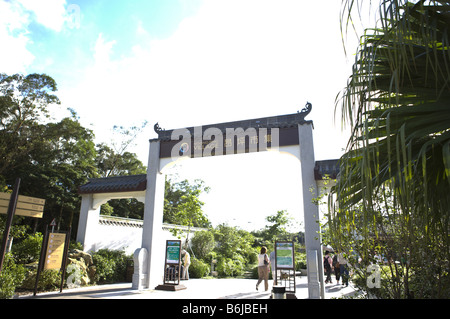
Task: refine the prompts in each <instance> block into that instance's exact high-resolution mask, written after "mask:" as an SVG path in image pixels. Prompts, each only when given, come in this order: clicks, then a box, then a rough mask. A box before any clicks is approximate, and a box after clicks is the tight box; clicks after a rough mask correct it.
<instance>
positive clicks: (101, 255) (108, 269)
mask: <svg viewBox="0 0 450 319" xmlns="http://www.w3.org/2000/svg"><path fill="white" fill-rule="evenodd" d="M130 258H131V256H126V255H125V252H124V251H123V250H110V249H100V250H98V251H97V252H95V253H93V254H92V259H93V261H94V265H95V267H96V272H95V276H94V281H95V282H96V283H100V284H106V283H109V284H110V283H115V282H125V281H126V269H127V260H128V259H130Z"/></svg>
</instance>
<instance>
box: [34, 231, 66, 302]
mask: <svg viewBox="0 0 450 319" xmlns="http://www.w3.org/2000/svg"><path fill="white" fill-rule="evenodd" d="M50 226H52V228H53V225H52V224H50ZM69 241H70V229H69V231H67V232H58V233H55V232H54V230H52V231H51V232H49V230H48V226H47V229H46V232H45V236H44V240H43V242H42V248H41V256H40V258H39V265H38V269H37V274H36V282H35V285H34V296H36V294H37V288H38V283H39V276H40V274H41V271H43V270H47V269H54V270H61V285H60V288H59V292H62V289H63V285H64V277H65V275H66V264H67V255H68V251H69Z"/></svg>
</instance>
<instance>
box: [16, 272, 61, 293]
mask: <svg viewBox="0 0 450 319" xmlns="http://www.w3.org/2000/svg"><path fill="white" fill-rule="evenodd" d="M36 273H37V270H36V269H33V270H31V271H28V272H27V274H26V277H25V280H24V281H23V283H22V285H21V288H23V289H27V290H34V286H35V285H36ZM60 285H61V273H60V272H59V271H58V270H54V269H45V270H43V271H41V272H40V274H39V282H38V286H37V289H38V290H39V291H52V290H57V289H59V287H60Z"/></svg>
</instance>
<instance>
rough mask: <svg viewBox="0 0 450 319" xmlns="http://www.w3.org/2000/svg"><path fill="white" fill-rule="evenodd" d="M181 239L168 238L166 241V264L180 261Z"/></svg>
mask: <svg viewBox="0 0 450 319" xmlns="http://www.w3.org/2000/svg"><path fill="white" fill-rule="evenodd" d="M180 254H181V241H180V240H168V241H167V243H166V264H176V265H178V264H179V263H180Z"/></svg>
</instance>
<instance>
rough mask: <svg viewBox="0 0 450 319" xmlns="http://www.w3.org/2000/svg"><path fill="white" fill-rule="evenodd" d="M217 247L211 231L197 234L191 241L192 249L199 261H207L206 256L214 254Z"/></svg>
mask: <svg viewBox="0 0 450 319" xmlns="http://www.w3.org/2000/svg"><path fill="white" fill-rule="evenodd" d="M215 246H216V242H215V240H214V235H213V233H212V232H210V231H205V230H202V231H199V232H196V233H195V235H194V237H193V238H192V239H191V248H192V250H193V251H194V254H195V256H197V258H198V259H203V260H205V258H206V256H207V255H208V254H210V253H211V252H212V250H213V249H214V247H215Z"/></svg>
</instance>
